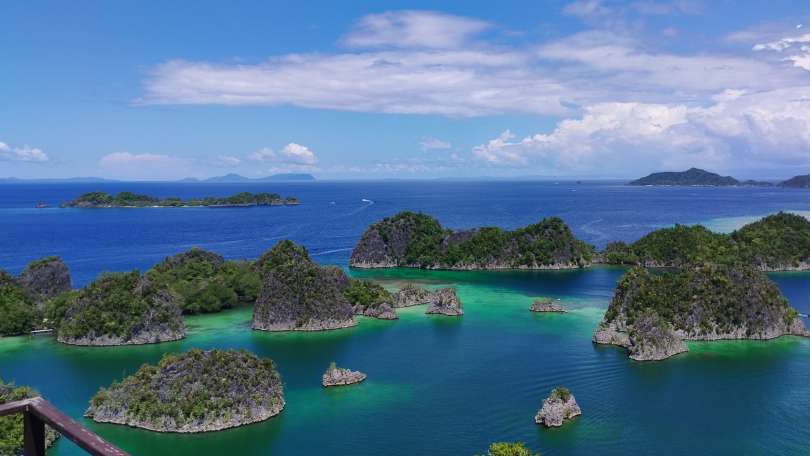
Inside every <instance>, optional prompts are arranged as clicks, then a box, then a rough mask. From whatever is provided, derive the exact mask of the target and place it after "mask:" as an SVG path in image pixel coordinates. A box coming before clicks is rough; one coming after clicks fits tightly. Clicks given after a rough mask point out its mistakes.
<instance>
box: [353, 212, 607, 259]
mask: <svg viewBox="0 0 810 456" xmlns="http://www.w3.org/2000/svg"><path fill="white" fill-rule="evenodd" d="M594 252H595V251H594V248H593V247H592V246H590V245H588V244H586V243H584V242H582V241H580V240H578V239H576V238H575V237H574V235H573V234H572V232H571V230H570V228H569V227H568V226H567V225H566V224H565V223H564V222H563V221H562V220H561V219H559V218H557V217H552V218H547V219H544V220H541V221H540V222H538V223H535V224H532V225H529V226H526V227H523V228H519V229H517V230H514V231H506V230H502V229H500V228H496V227H485V228H477V229H473V230H461V231H453V230H449V229H446V228H443V227H442V226H441V225H440V224H439V222H438V221H437V220H436V219H434V218H433V217H430V216H428V215H425V214H417V213H413V212H402V213H399V214H397V215H395V216H393V217H388V218H385V219H383V220H381V221H379V222H377V223H375V224H373V225H371V226H370V227H369V228H368V229H367V230H366V231H365V233H363V236H362V237H361V238H360V241H359V242H358V243H357V246H355V248H354V250H352V255H351V258H350V259H349V265H350V266H351V267H355V268H391V267H407V268H424V269H456V270H472V269H570V268H580V267H584V266H588V265H590V263H591V261H592V259H593V258H592V257H593V254H594Z"/></svg>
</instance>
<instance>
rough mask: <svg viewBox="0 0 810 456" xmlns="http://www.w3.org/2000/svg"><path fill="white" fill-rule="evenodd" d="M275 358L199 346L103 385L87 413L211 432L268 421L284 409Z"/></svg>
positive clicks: (154, 427)
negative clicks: (274, 362)
mask: <svg viewBox="0 0 810 456" xmlns="http://www.w3.org/2000/svg"><path fill="white" fill-rule="evenodd" d="M283 388H284V387H283V384H282V382H281V377H280V376H279V374H278V372H277V371H276V368H275V366H274V364H273V361H272V360H270V359H267V358H264V359H263V358H258V357H257V356H256V355H253V354H252V353H248V352H247V351H244V350H241V351H236V350H228V351H225V350H209V351H201V350H197V349H193V350H191V351H189V352H186V353H182V354H168V355H165V356H164V357H163V359H161V360H160V363H158V365H157V366H154V365H143V366H142V367H141V368H140V370H138V372H136V373H135V374H134V375H131V376H129V377H127V378H125V379H124V380H122V381H121V382H117V383H113V384H112V385H111V386H110V387H109V388H102V389H100V390H99V392H98V393H96V395H95V396H94V397H93V399H92V400H91V401H90V407H89V408H88V409H87V411H86V412H85V416H87V417H89V418H91V419H93V420H94V421H96V422H99V423H113V424H123V425H127V426H134V427H138V428H143V429H148V430H151V431H157V432H181V433H192V432H209V431H219V430H222V429H228V428H233V427H237V426H242V425H245V424H250V423H256V422H259V421H264V420H266V419H268V418H271V417H273V416H276V415H278V414H279V413H281V411H282V410H283V409H284V405H285V402H284V389H283Z"/></svg>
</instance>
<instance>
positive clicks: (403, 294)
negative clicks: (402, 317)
mask: <svg viewBox="0 0 810 456" xmlns="http://www.w3.org/2000/svg"><path fill="white" fill-rule="evenodd" d="M431 302H433V293H431V292H430V291H428V290H425V289H424V288H420V287H417V286H415V285H414V284H411V283H409V284H407V285H405V286H404V287H402V289H400V290H399V291H398V292H396V293H395V294H394V307H411V306H418V305H422V304H430V303H431Z"/></svg>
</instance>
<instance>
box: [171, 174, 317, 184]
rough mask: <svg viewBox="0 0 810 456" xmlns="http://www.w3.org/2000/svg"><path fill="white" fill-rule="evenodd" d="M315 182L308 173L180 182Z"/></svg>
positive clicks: (219, 177) (182, 180)
mask: <svg viewBox="0 0 810 456" xmlns="http://www.w3.org/2000/svg"><path fill="white" fill-rule="evenodd" d="M314 180H315V176H313V175H312V174H307V173H281V174H273V175H270V176H266V177H256V178H250V177H245V176H242V175H240V174H236V173H230V174H226V175H224V176H214V177H209V178H207V179H197V178H196V177H190V178H186V179H181V180H180V181H178V182H188V183H195V182H203V183H208V184H234V183H240V182H312V181H314Z"/></svg>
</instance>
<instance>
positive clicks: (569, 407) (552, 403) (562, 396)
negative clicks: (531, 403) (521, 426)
mask: <svg viewBox="0 0 810 456" xmlns="http://www.w3.org/2000/svg"><path fill="white" fill-rule="evenodd" d="M579 415H582V410H580V408H579V404H577V400H576V399H575V398H574V395H573V394H571V392H570V391H568V389H567V388H563V387H557V388H554V389H553V390H551V393H550V394H549V396H548V397H547V398H546V399H544V400H543V405H542V407H541V408H540V410H539V411H538V412H537V415H535V417H534V422H535V423H537V424H542V425H543V426H545V427H560V426H562V425H563V424H565V423H566V422H568V421H569V420H571V419H573V418H574V417H577V416H579Z"/></svg>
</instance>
